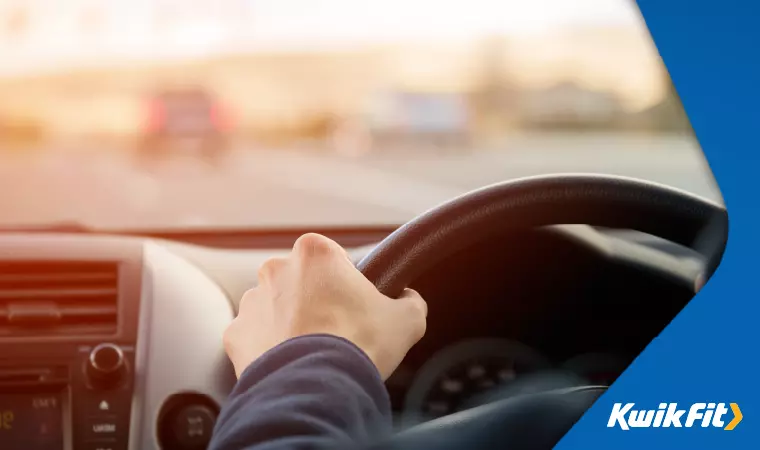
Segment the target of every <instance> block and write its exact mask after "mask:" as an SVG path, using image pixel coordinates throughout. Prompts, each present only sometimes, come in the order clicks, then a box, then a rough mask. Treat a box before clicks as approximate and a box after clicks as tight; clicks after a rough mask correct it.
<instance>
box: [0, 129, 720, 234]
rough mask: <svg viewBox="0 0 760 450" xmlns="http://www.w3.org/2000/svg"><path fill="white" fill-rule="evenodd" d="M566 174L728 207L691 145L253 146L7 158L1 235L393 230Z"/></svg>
mask: <svg viewBox="0 0 760 450" xmlns="http://www.w3.org/2000/svg"><path fill="white" fill-rule="evenodd" d="M567 172H594V173H608V174H618V175H626V176H632V177H637V178H643V179H647V180H652V181H657V182H660V183H664V184H668V185H671V186H675V187H678V188H681V189H685V190H688V191H691V192H693V193H696V194H699V195H702V196H705V197H708V198H712V199H715V200H718V201H720V194H719V191H718V190H717V188H716V187H715V184H714V181H713V178H712V175H711V173H710V172H709V168H708V166H707V165H706V163H705V161H704V159H703V157H702V153H701V150H700V149H699V147H698V145H697V144H696V142H695V141H694V140H693V139H690V138H684V137H662V136H659V137H656V136H652V137H646V136H636V137H631V136H613V135H583V136H568V135H551V136H523V137H515V138H513V139H509V140H507V141H505V142H504V143H503V144H500V145H498V146H496V147H495V148H494V149H452V150H448V151H431V150H424V151H423V150H418V151H413V150H411V149H407V150H401V149H395V150H386V151H378V152H375V153H371V154H367V155H359V156H352V157H349V156H340V155H336V154H324V153H320V152H310V151H308V150H300V151H296V150H285V149H261V148H252V147H249V146H244V145H242V146H240V147H239V148H236V149H235V150H234V151H233V152H232V153H230V154H229V155H227V157H226V158H224V159H223V160H222V161H220V162H219V164H218V165H216V166H211V165H209V164H207V163H205V162H204V161H202V160H200V159H197V158H195V157H193V156H192V155H190V154H187V155H180V156H176V157H173V158H171V159H167V160H164V161H153V162H151V163H150V164H148V165H146V166H140V165H138V164H135V161H134V159H133V158H132V157H131V156H130V154H129V153H128V152H124V151H117V150H114V149H107V148H101V149H94V148H86V149H85V148H81V149H76V151H62V150H60V149H42V150H39V151H33V152H26V153H14V154H7V153H6V154H3V153H0V225H5V226H9V225H18V224H37V223H47V222H67V221H75V222H81V223H84V224H87V225H89V226H92V227H95V228H116V229H128V228H174V227H201V228H206V227H236V228H237V227H246V228H247V227H251V228H255V227H277V226H303V225H307V226H309V225H313V226H320V225H350V224H376V223H383V224H394V223H402V222H404V221H406V220H408V219H410V218H412V217H414V216H415V215H416V214H418V213H420V212H423V211H425V210H426V209H428V208H430V207H432V206H434V205H436V204H438V203H440V202H443V201H445V200H447V199H449V198H451V197H453V196H455V195H459V194H461V193H463V192H466V191H468V190H471V189H475V188H478V187H481V186H484V185H487V184H490V183H494V182H497V181H502V180H507V179H513V178H518V177H524V176H530V175H540V174H550V173H567Z"/></svg>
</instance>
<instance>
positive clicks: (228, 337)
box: [222, 320, 235, 352]
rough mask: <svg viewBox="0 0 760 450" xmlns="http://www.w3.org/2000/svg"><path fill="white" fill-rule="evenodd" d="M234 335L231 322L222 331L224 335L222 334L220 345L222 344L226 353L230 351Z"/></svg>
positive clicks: (233, 325) (233, 326)
mask: <svg viewBox="0 0 760 450" xmlns="http://www.w3.org/2000/svg"><path fill="white" fill-rule="evenodd" d="M234 335H235V320H233V321H232V322H231V323H230V324H229V325H228V326H227V328H226V329H225V330H224V333H222V343H223V344H224V349H225V350H226V351H227V352H229V351H230V349H231V348H232V347H233V343H234V341H235V338H234Z"/></svg>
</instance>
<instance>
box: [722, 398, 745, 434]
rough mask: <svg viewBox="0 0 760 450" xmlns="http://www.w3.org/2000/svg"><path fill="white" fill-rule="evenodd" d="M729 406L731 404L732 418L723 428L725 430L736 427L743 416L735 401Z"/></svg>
mask: <svg viewBox="0 0 760 450" xmlns="http://www.w3.org/2000/svg"><path fill="white" fill-rule="evenodd" d="M729 406H731V411H733V412H734V420H732V421H731V422H729V423H728V425H726V428H724V430H727V431H731V430H733V429H734V428H736V426H737V425H739V422H741V421H742V419H743V418H744V416H742V410H741V409H739V405H737V404H736V403H731V405H729Z"/></svg>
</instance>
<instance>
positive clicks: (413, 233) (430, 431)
mask: <svg viewBox="0 0 760 450" xmlns="http://www.w3.org/2000/svg"><path fill="white" fill-rule="evenodd" d="M559 224H588V225H596V226H604V227H610V228H624V229H633V230H638V231H642V232H645V233H648V234H651V235H654V236H658V237H661V238H665V239H667V240H670V241H672V242H675V243H678V244H681V245H685V246H688V247H691V248H694V249H695V250H697V251H699V252H700V253H702V254H703V255H704V256H705V258H706V260H707V269H706V273H705V274H704V275H703V277H704V278H705V279H707V278H709V277H710V275H712V272H713V271H714V270H715V268H716V267H717V264H718V263H719V261H720V258H721V257H722V254H723V249H724V248H725V244H726V240H727V236H728V215H727V213H726V210H725V208H724V207H723V206H721V205H719V204H717V203H714V202H711V201H709V200H706V199H704V198H701V197H698V196H695V195H692V194H689V193H687V192H684V191H681V190H677V189H674V188H670V187H666V186H662V185H659V184H655V183H651V182H646V181H641V180H636V179H631V178H624V177H616V176H601V175H551V176H540V177H531V178H523V179H518V180H514V181H508V182H503V183H499V184H495V185H491V186H488V187H485V188H482V189H478V190H476V191H473V192H470V193H467V194H465V195H462V196H460V197H457V198H455V199H453V200H451V201H449V202H447V203H444V204H442V205H440V206H438V207H435V208H433V209H431V210H429V211H427V212H425V213H423V214H421V215H420V216H418V217H417V218H415V219H413V220H412V221H410V222H408V223H407V224H405V225H403V226H402V227H400V228H399V229H397V230H396V231H395V232H393V233H392V234H390V235H389V236H388V237H386V238H385V239H384V240H383V241H382V242H381V243H380V244H379V245H377V246H376V247H375V248H374V250H373V251H371V252H370V253H369V254H368V255H367V256H365V257H364V258H363V259H362V260H361V261H360V262H359V264H358V266H357V267H358V268H359V270H361V272H362V273H363V274H364V275H365V276H366V277H367V278H368V279H369V280H370V281H372V282H373V283H374V284H375V286H376V287H377V288H378V289H379V290H380V291H381V292H382V293H384V294H385V295H387V296H389V297H392V298H395V297H397V296H398V295H399V294H400V293H401V292H402V291H403V289H404V288H405V287H407V286H408V285H409V283H411V282H412V281H414V280H415V279H416V278H417V277H418V276H420V275H421V274H422V273H424V272H425V271H427V270H429V269H430V268H431V267H433V266H434V265H435V264H436V263H438V262H440V261H442V260H444V259H445V258H448V257H450V256H452V255H454V254H455V253H456V252H458V251H460V250H462V249H464V248H466V247H468V246H470V245H473V244H475V243H477V242H482V241H483V240H487V239H490V238H494V237H495V236H497V235H499V234H502V233H504V232H505V231H508V230H526V229H532V228H537V227H542V226H547V225H559ZM708 234H709V239H710V241H711V242H710V244H709V245H707V246H705V236H706V235H708ZM435 307H436V305H434V304H433V305H430V308H435ZM602 390H603V388H599V387H592V386H586V387H578V388H574V389H565V390H561V391H553V392H546V393H541V394H532V395H525V396H520V397H517V398H511V399H506V400H501V401H498V402H494V403H492V404H490V405H485V406H483V407H479V408H474V409H472V410H467V411H464V412H462V413H458V414H454V415H452V416H447V417H443V418H441V419H437V420H434V421H431V422H428V423H425V424H422V425H420V426H418V427H415V428H412V429H411V430H410V431H407V432H405V433H402V434H401V435H398V436H396V437H395V438H394V439H393V441H392V444H394V445H393V446H394V447H399V446H400V447H403V448H415V446H418V445H422V444H423V443H425V442H426V441H431V442H436V441H437V442H438V443H439V444H441V445H439V446H435V447H429V446H427V447H426V448H467V446H468V445H469V446H470V447H472V443H473V442H474V441H473V440H472V439H481V443H483V442H485V441H482V439H487V442H489V443H490V444H499V441H500V443H501V444H502V445H503V444H505V443H508V444H509V445H510V448H548V447H547V445H548V446H551V445H553V444H554V443H556V441H558V440H559V439H560V438H561V437H562V435H564V433H565V432H566V431H567V430H568V429H569V428H570V427H571V426H572V425H573V424H574V423H575V422H576V421H577V420H578V419H579V418H580V416H581V415H582V414H583V412H585V410H586V409H587V408H588V407H590V406H591V404H592V403H593V401H594V400H595V399H596V397H597V396H598V395H599V394H600V393H601V391H602ZM558 399H559V400H558ZM568 405H570V406H568ZM495 417H496V418H500V419H499V423H494V422H493V418H495ZM526 417H527V418H530V417H533V418H534V419H531V420H534V421H538V422H536V423H532V422H530V421H528V422H526V420H528V419H526ZM488 424H493V425H492V426H489V425H488ZM528 430H533V431H530V432H529V431H528ZM474 432H476V433H477V435H475V434H473V433H474ZM494 433H495V434H494ZM526 433H529V434H530V435H531V436H532V437H531V436H526ZM537 434H540V435H541V436H538V435H537ZM442 436H446V438H442ZM479 436H480V437H479ZM485 436H487V437H485ZM499 437H501V438H503V439H500V438H499ZM463 439H464V441H463ZM505 440H506V441H507V442H505ZM455 443H458V444H460V445H459V446H458V447H457V446H456V445H454V444H455ZM464 443H466V444H467V445H465V446H464V447H462V445H464ZM406 445H410V447H406ZM387 446H388V443H386V445H385V446H384V447H382V448H387ZM419 448H421V447H419ZM472 448H474V447H472Z"/></svg>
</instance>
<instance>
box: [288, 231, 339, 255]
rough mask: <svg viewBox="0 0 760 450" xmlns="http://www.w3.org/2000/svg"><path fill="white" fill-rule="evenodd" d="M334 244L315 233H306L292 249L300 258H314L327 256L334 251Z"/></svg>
mask: <svg viewBox="0 0 760 450" xmlns="http://www.w3.org/2000/svg"><path fill="white" fill-rule="evenodd" d="M334 245H335V244H334V242H333V241H331V240H330V239H328V238H326V237H324V236H322V235H321V234H317V233H306V234H304V235H303V236H301V237H299V238H298V239H297V240H296V243H295V245H294V246H293V248H294V249H295V250H296V252H298V253H299V254H300V255H301V256H304V257H315V256H323V255H329V254H331V253H333V251H334V250H335V246H334Z"/></svg>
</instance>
